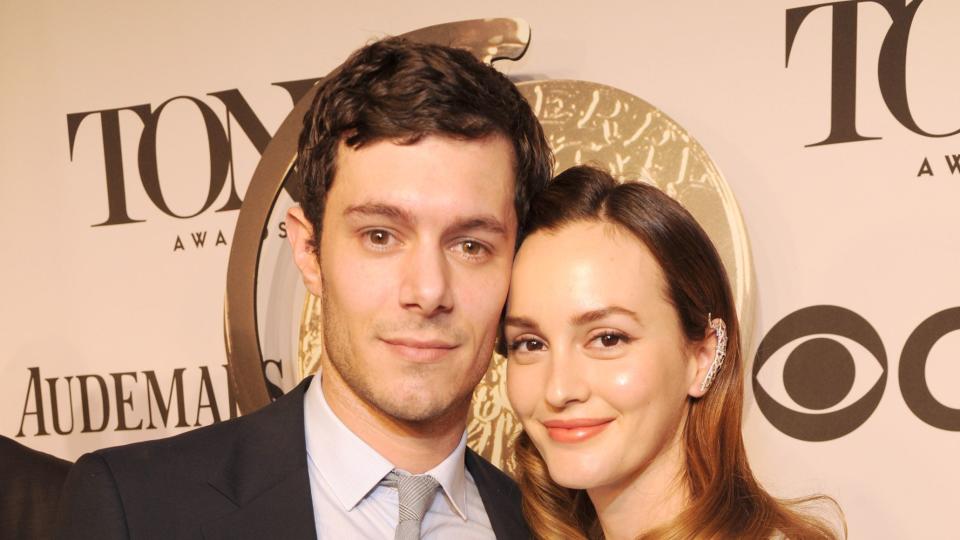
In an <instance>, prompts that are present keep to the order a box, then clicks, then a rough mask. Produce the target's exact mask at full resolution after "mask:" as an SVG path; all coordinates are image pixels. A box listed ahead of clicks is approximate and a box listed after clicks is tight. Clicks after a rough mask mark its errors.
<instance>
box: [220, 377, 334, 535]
mask: <svg viewBox="0 0 960 540" xmlns="http://www.w3.org/2000/svg"><path fill="white" fill-rule="evenodd" d="M310 380H311V379H310V378H306V379H304V380H303V381H302V382H301V383H300V384H299V385H297V387H296V388H294V389H293V390H291V391H290V392H288V393H287V394H286V395H284V396H283V397H281V398H280V399H278V400H277V401H276V402H274V403H272V404H271V405H268V406H266V407H264V408H262V409H260V410H258V411H255V412H253V413H251V414H250V415H248V416H246V417H244V418H242V419H241V421H242V422H244V423H245V424H246V425H245V426H243V428H242V429H238V430H236V438H235V440H234V441H233V442H232V444H231V448H230V449H229V451H228V452H225V453H224V454H225V455H226V456H227V458H226V459H225V461H224V463H223V466H222V467H220V468H218V469H216V470H214V471H212V472H211V474H210V476H209V483H210V486H211V487H212V488H213V489H215V490H217V491H218V492H220V494H222V495H223V496H224V497H226V498H227V499H229V500H230V501H231V502H232V503H233V504H234V505H235V506H236V508H237V509H236V511H234V512H232V513H229V514H227V515H225V516H221V517H219V518H218V519H216V520H214V521H211V522H209V523H207V524H205V525H204V527H203V532H204V536H205V537H206V538H316V528H315V526H314V519H313V501H312V499H311V496H310V478H309V474H308V472H307V450H306V442H305V440H304V432H303V397H304V392H305V391H306V389H307V387H308V386H309V384H310Z"/></svg>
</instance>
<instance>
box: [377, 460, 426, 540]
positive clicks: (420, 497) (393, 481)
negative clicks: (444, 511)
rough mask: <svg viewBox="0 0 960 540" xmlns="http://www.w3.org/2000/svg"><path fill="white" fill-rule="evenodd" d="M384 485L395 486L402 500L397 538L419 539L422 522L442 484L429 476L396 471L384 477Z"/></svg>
mask: <svg viewBox="0 0 960 540" xmlns="http://www.w3.org/2000/svg"><path fill="white" fill-rule="evenodd" d="M383 483H384V484H385V485H388V486H395V487H396V488H397V495H398V496H399V500H400V520H399V523H398V525H397V536H396V537H397V538H398V539H399V538H404V539H406V538H419V537H420V522H421V521H422V520H423V515H424V514H425V513H426V512H427V508H430V504H431V503H432V502H433V496H434V495H435V494H436V491H437V487H438V486H439V485H440V483H439V482H437V479H436V478H434V477H432V476H430V475H429V474H415V475H411V474H400V473H397V472H396V471H395V470H394V471H390V472H389V473H388V474H387V476H386V477H384V482H383Z"/></svg>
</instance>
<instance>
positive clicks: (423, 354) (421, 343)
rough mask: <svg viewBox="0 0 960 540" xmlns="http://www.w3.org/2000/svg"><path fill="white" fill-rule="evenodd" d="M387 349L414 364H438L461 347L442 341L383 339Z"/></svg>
mask: <svg viewBox="0 0 960 540" xmlns="http://www.w3.org/2000/svg"><path fill="white" fill-rule="evenodd" d="M381 341H383V342H384V343H385V344H386V345H387V347H389V348H390V349H391V350H392V351H394V352H395V353H397V354H399V355H400V356H402V357H404V358H406V359H407V360H410V361H412V362H436V361H438V360H440V359H442V358H443V357H444V356H446V355H447V354H448V353H450V351H452V350H454V349H456V348H457V347H459V345H458V344H457V343H453V342H450V341H445V340H442V339H415V338H381Z"/></svg>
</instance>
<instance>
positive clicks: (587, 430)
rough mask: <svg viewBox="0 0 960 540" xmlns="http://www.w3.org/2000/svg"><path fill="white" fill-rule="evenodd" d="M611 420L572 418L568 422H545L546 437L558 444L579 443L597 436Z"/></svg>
mask: <svg viewBox="0 0 960 540" xmlns="http://www.w3.org/2000/svg"><path fill="white" fill-rule="evenodd" d="M612 421H613V418H572V419H569V420H546V421H544V422H543V425H544V427H546V428H547V435H549V436H550V438H551V439H553V440H554V441H557V442H560V443H576V442H581V441H585V440H587V439H589V438H590V437H593V436H594V435H597V434H599V433H600V432H601V431H603V430H604V429H606V427H607V426H609V425H610V422H612Z"/></svg>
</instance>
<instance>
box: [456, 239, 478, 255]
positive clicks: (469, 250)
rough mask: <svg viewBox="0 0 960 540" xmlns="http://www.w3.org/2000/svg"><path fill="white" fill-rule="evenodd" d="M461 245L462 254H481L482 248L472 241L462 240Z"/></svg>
mask: <svg viewBox="0 0 960 540" xmlns="http://www.w3.org/2000/svg"><path fill="white" fill-rule="evenodd" d="M461 245H462V246H463V252H464V253H466V254H468V255H479V254H480V253H482V252H483V246H481V245H480V243H479V242H474V241H473V240H464V241H463V242H462V244H461Z"/></svg>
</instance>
